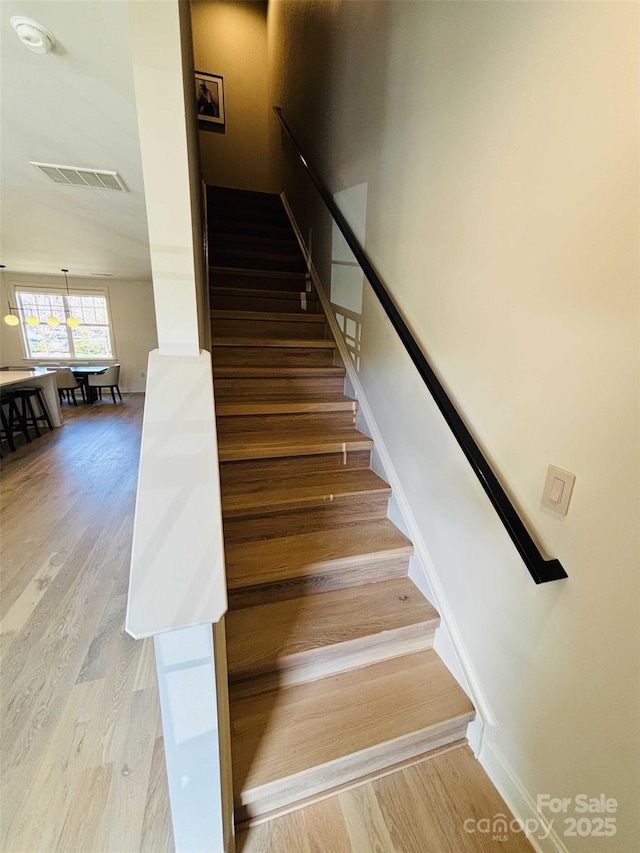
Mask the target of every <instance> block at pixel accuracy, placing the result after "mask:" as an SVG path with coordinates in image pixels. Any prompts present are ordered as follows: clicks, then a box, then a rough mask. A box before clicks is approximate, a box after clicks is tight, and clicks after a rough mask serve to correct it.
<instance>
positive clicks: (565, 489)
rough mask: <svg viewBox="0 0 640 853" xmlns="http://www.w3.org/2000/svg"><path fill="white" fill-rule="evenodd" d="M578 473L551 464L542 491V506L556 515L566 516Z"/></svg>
mask: <svg viewBox="0 0 640 853" xmlns="http://www.w3.org/2000/svg"><path fill="white" fill-rule="evenodd" d="M575 481H576V475H575V474H572V473H571V472H570V471H564V470H563V469H562V468H556V467H555V466H554V465H549V470H548V471H547V479H546V482H545V484H544V491H543V492H542V506H543V507H545V509H550V510H551V511H552V512H553V513H555V514H556V515H561V516H565V515H566V514H567V511H568V509H569V501H570V500H571V495H572V493H573V486H574V484H575Z"/></svg>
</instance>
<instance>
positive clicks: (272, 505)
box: [222, 489, 391, 532]
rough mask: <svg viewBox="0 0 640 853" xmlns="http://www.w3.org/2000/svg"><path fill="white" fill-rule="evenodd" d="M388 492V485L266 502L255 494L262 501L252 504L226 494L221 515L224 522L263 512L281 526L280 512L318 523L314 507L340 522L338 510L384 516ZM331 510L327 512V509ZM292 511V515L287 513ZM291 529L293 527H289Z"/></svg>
mask: <svg viewBox="0 0 640 853" xmlns="http://www.w3.org/2000/svg"><path fill="white" fill-rule="evenodd" d="M390 496H391V490H390V489H380V490H378V491H373V490H372V491H371V492H354V493H353V494H345V495H328V496H326V497H324V498H322V497H309V498H306V499H302V498H300V499H296V498H295V497H291V498H289V500H288V501H277V500H274V501H273V502H270V501H269V499H268V496H264V497H263V496H258V497H257V498H254V500H256V501H259V500H260V501H262V502H261V503H256V504H254V505H244V506H243V505H242V503H241V501H239V500H237V501H233V500H232V499H230V498H225V499H224V500H223V503H222V515H223V518H224V519H225V522H227V521H230V520H231V519H233V518H242V519H249V518H254V519H257V518H260V517H263V516H266V515H271V516H273V517H274V525H277V526H278V528H279V529H282V524H281V523H279V521H280V516H281V515H282V514H283V513H287V514H289V520H290V521H292V522H293V523H294V524H295V522H296V521H298V522H299V521H300V520H301V515H302V513H303V512H306V513H307V514H308V515H310V516H311V519H313V518H316V519H317V520H318V522H319V523H320V521H321V518H320V517H319V516H318V514H317V512H314V511H315V510H318V509H322V510H323V511H324V513H325V516H331V517H333V518H335V519H336V521H338V523H340V522H341V517H340V512H343V513H345V515H351V514H352V513H353V512H356V513H357V516H358V518H360V519H364V518H385V517H386V513H387V510H388V502H389V497H390ZM328 509H330V510H332V511H331V512H330V513H328V512H327V510H328ZM291 513H296V515H295V517H294V518H293V519H292V518H291V516H290V514H291ZM292 532H293V530H292Z"/></svg>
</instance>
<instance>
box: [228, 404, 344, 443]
mask: <svg viewBox="0 0 640 853" xmlns="http://www.w3.org/2000/svg"><path fill="white" fill-rule="evenodd" d="M354 421H355V412H354V411H353V410H351V411H346V412H312V413H310V414H309V413H302V414H293V415H288V414H287V415H279V414H278V415H230V416H227V417H219V418H218V436H219V437H223V436H225V435H230V434H234V435H240V434H244V433H246V434H249V435H255V434H256V433H258V434H261V435H266V434H270V435H271V434H272V435H274V436H276V437H277V435H278V434H279V433H280V431H281V428H282V425H283V424H285V423H286V425H287V426H291V427H292V428H293V429H294V430H300V431H304V430H312V431H313V432H314V434H315V433H317V432H322V431H323V430H326V429H331V428H332V427H336V428H337V427H353V426H354Z"/></svg>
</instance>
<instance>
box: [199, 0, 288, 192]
mask: <svg viewBox="0 0 640 853" xmlns="http://www.w3.org/2000/svg"><path fill="white" fill-rule="evenodd" d="M267 5H268V4H267V3H266V2H262V0H223V2H219V0H213V2H210V0H198V2H195V3H192V4H191V19H192V25H193V46H194V60H195V67H196V68H197V69H198V71H204V72H206V73H208V74H220V75H222V77H223V78H224V91H225V112H226V122H225V127H224V131H223V130H222V129H221V128H220V126H218V125H207V124H206V122H201V123H200V151H201V160H202V174H203V176H204V179H205V181H206V182H207V183H208V184H218V185H220V186H225V187H238V188H240V189H250V190H260V191H263V192H278V191H279V190H280V184H279V173H278V170H277V168H275V162H276V161H277V160H279V134H278V131H277V128H276V126H275V121H274V119H273V116H272V113H271V106H272V105H271V102H270V100H269V91H268V77H269V75H268V67H267Z"/></svg>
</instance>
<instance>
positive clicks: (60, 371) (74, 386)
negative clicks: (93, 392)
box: [56, 367, 85, 406]
mask: <svg viewBox="0 0 640 853" xmlns="http://www.w3.org/2000/svg"><path fill="white" fill-rule="evenodd" d="M56 385H57V386H58V396H59V397H60V402H62V401H63V400H64V398H65V397H66V398H67V400H69V399H71V400H73V405H74V406H77V405H78V401H77V400H76V391H78V390H79V391H80V393H81V394H82V399H83V401H84V400H85V393H84V386H83V385H82V384H81V383H80V382H78V380H77V379H76V377H75V376H74V375H73V371H72V370H70V369H69V368H68V367H58V368H56Z"/></svg>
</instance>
